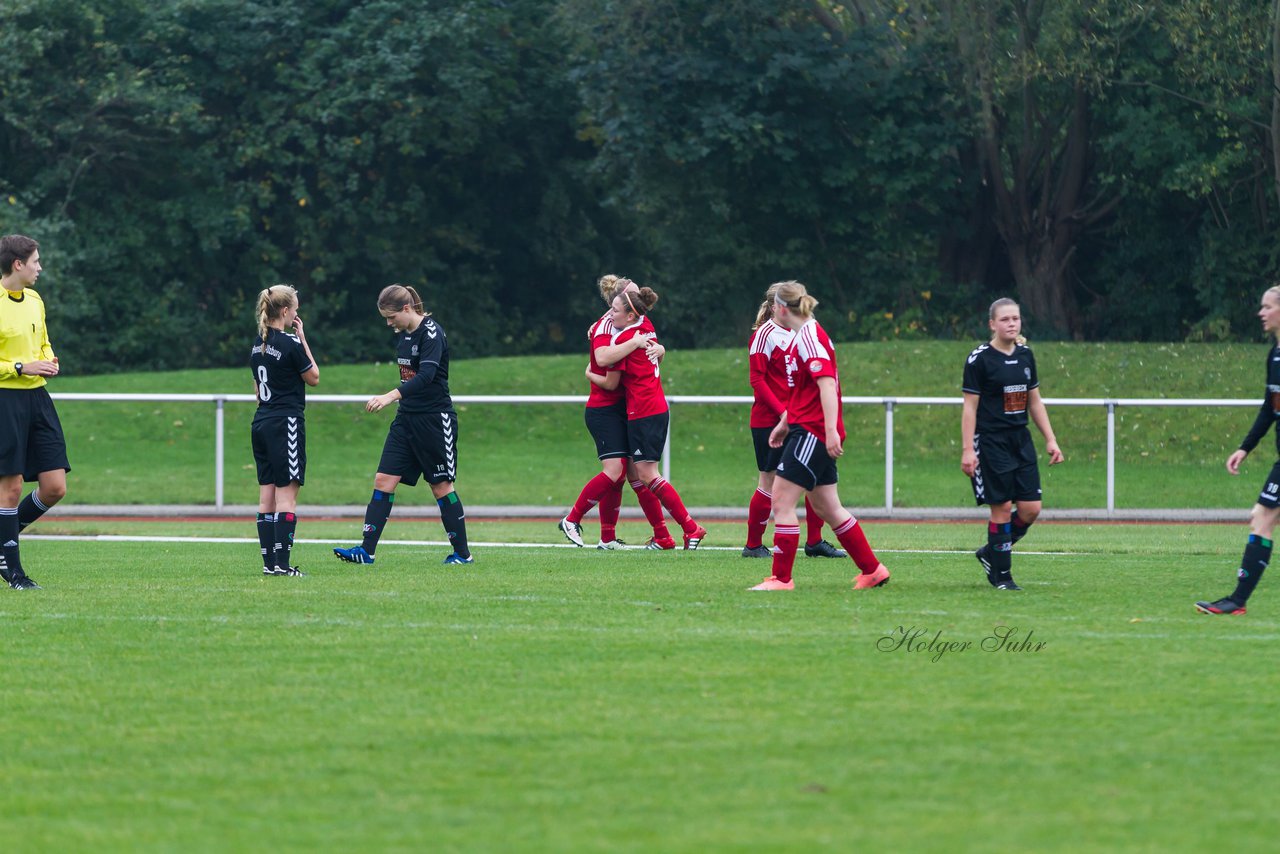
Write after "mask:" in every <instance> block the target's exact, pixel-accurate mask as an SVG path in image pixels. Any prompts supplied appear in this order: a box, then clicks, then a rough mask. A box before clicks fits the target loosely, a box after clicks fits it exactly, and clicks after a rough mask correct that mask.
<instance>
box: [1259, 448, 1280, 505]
mask: <svg viewBox="0 0 1280 854" xmlns="http://www.w3.org/2000/svg"><path fill="white" fill-rule="evenodd" d="M1258 503H1259V504H1261V505H1262V506H1263V507H1266V508H1268V509H1271V510H1274V509H1275V508H1277V507H1280V460H1277V461H1276V463H1275V465H1273V466H1272V467H1271V473H1270V474H1268V475H1267V482H1266V483H1264V484H1263V485H1262V491H1261V492H1259V493H1258Z"/></svg>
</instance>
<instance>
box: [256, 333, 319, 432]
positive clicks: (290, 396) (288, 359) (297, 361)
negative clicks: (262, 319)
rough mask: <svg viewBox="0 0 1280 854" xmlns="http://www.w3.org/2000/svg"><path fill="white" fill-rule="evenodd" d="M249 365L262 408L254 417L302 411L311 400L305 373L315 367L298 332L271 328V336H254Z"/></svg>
mask: <svg viewBox="0 0 1280 854" xmlns="http://www.w3.org/2000/svg"><path fill="white" fill-rule="evenodd" d="M249 367H250V369H252V371H253V381H254V383H255V384H257V386H258V411H257V413H255V415H254V420H255V421H256V420H257V419H259V418H267V417H272V416H276V415H301V414H302V410H303V407H305V406H306V403H307V387H306V384H305V383H304V382H303V381H302V375H303V374H304V373H306V372H307V371H309V370H311V367H312V365H311V360H310V359H308V358H307V351H306V350H304V349H303V347H302V342H300V341H299V340H298V338H297V336H296V335H292V334H290V333H288V332H281V331H280V330H279V329H268V330H267V340H266V342H265V343H264V342H263V340H262V336H261V335H259V336H258V337H256V338H254V339H253V349H252V350H251V351H250V352H249Z"/></svg>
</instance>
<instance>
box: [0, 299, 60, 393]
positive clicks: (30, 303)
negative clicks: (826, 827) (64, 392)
mask: <svg viewBox="0 0 1280 854" xmlns="http://www.w3.org/2000/svg"><path fill="white" fill-rule="evenodd" d="M41 359H43V360H46V361H48V360H51V359H53V347H52V345H50V344H49V331H48V330H47V329H45V325H44V300H42V299H40V295H39V294H38V293H36V292H35V291H33V290H31V288H25V289H23V290H21V291H18V292H17V293H14V292H13V291H7V290H2V289H0V388H39V387H40V386H42V385H45V379H44V377H31V376H26V375H23V376H18V372H17V371H16V370H14V367H13V363H14V362H34V361H37V360H41Z"/></svg>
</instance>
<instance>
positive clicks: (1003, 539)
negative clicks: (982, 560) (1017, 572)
mask: <svg viewBox="0 0 1280 854" xmlns="http://www.w3.org/2000/svg"><path fill="white" fill-rule="evenodd" d="M987 559H988V560H989V561H991V571H992V572H994V573H995V574H996V578H997V579H1000V578H1004V577H1005V576H1007V575H1009V574H1010V573H1011V572H1012V571H1013V524H1012V523H1011V522H1004V523H999V522H988V523H987Z"/></svg>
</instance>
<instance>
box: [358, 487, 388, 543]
mask: <svg viewBox="0 0 1280 854" xmlns="http://www.w3.org/2000/svg"><path fill="white" fill-rule="evenodd" d="M395 500H396V494H395V493H394V492H383V491H382V490H380V489H375V490H374V491H373V497H372V498H370V499H369V506H368V507H366V508H365V511H364V542H362V543H361V544H360V545H362V546H364V550H365V551H366V552H368V553H369V554H373V553H374V552H375V551H376V550H377V548H378V539H379V538H380V537H381V536H382V529H383V528H385V527H386V526H387V520H388V519H390V518H391V505H392V504H394V503H395Z"/></svg>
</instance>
